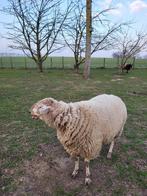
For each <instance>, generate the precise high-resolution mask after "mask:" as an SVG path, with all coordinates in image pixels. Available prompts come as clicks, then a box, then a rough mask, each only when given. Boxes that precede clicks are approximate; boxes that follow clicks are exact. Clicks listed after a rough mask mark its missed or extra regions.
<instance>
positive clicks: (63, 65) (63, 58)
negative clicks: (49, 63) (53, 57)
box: [62, 56, 64, 69]
mask: <svg viewBox="0 0 147 196" xmlns="http://www.w3.org/2000/svg"><path fill="white" fill-rule="evenodd" d="M62 69H64V56H62Z"/></svg>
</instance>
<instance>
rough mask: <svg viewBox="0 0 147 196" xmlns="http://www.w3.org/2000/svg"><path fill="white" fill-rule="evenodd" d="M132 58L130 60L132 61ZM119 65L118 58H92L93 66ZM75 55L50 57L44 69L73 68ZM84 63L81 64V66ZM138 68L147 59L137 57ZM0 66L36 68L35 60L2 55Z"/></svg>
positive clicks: (142, 66) (146, 65) (145, 65)
mask: <svg viewBox="0 0 147 196" xmlns="http://www.w3.org/2000/svg"><path fill="white" fill-rule="evenodd" d="M131 62H132V60H130V63H131ZM117 65H118V59H116V58H92V62H91V68H100V67H106V68H114V67H117ZM73 66H74V58H73V57H48V59H47V60H46V61H45V62H44V64H43V67H44V69H49V68H73ZM82 67H83V65H81V68H82ZM135 67H136V68H147V59H136V61H135ZM0 68H18V69H24V68H28V69H29V68H36V64H35V62H34V61H33V60H32V59H30V58H27V57H0Z"/></svg>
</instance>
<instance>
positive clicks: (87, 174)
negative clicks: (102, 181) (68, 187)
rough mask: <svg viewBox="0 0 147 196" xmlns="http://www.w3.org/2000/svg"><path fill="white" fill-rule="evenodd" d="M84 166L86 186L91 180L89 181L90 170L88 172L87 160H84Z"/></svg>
mask: <svg viewBox="0 0 147 196" xmlns="http://www.w3.org/2000/svg"><path fill="white" fill-rule="evenodd" d="M84 161H85V165H86V177H85V184H86V185H89V184H91V182H92V181H91V179H90V170H89V162H90V161H89V160H88V159H85V160H84Z"/></svg>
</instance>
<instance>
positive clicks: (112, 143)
mask: <svg viewBox="0 0 147 196" xmlns="http://www.w3.org/2000/svg"><path fill="white" fill-rule="evenodd" d="M113 147H114V140H113V141H112V142H111V144H110V148H109V151H108V154H107V158H108V159H111V155H112V151H113Z"/></svg>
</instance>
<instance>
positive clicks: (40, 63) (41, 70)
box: [37, 61, 43, 72]
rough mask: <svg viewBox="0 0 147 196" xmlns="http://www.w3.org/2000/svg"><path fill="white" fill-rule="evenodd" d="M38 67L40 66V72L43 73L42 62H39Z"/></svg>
mask: <svg viewBox="0 0 147 196" xmlns="http://www.w3.org/2000/svg"><path fill="white" fill-rule="evenodd" d="M37 66H38V68H39V71H40V72H43V68H42V61H38V62H37Z"/></svg>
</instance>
